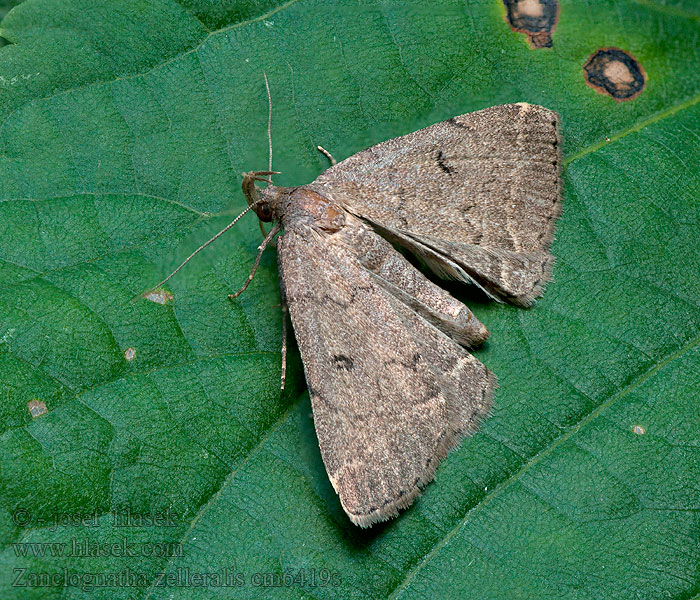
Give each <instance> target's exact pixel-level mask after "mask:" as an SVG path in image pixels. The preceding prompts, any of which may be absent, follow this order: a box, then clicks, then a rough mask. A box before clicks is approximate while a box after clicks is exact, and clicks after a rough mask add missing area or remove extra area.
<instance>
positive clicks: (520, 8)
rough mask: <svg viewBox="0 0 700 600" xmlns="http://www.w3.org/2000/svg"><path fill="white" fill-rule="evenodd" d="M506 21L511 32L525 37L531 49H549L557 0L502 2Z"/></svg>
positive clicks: (557, 7) (557, 15) (504, 0)
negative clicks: (522, 34) (516, 32)
mask: <svg viewBox="0 0 700 600" xmlns="http://www.w3.org/2000/svg"><path fill="white" fill-rule="evenodd" d="M503 4H504V5H505V7H506V21H507V23H508V25H510V27H511V29H512V30H513V31H518V32H520V33H524V34H525V35H527V41H528V42H530V46H532V47H533V48H551V47H552V34H553V33H554V28H555V27H556V26H557V20H558V18H559V2H557V0H503Z"/></svg>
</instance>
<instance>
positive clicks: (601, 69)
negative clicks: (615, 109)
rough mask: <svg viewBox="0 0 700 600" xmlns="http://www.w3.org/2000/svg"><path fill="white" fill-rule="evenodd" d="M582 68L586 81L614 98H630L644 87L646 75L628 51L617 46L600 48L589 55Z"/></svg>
mask: <svg viewBox="0 0 700 600" xmlns="http://www.w3.org/2000/svg"><path fill="white" fill-rule="evenodd" d="M583 70H584V72H585V73H586V83H587V84H588V85H589V86H591V87H592V88H593V89H594V90H595V91H596V92H598V93H600V94H608V95H609V96H612V97H613V98H615V100H618V101H622V100H632V98H636V97H637V95H639V93H640V92H641V91H642V90H643V89H644V84H645V83H646V75H645V74H644V70H643V69H642V66H641V65H640V64H639V63H638V62H637V60H636V59H635V58H634V57H633V56H632V55H631V54H629V53H627V52H625V51H624V50H620V49H619V48H601V49H600V50H597V51H596V52H594V53H593V54H591V56H590V57H589V59H588V61H587V62H586V64H585V65H583Z"/></svg>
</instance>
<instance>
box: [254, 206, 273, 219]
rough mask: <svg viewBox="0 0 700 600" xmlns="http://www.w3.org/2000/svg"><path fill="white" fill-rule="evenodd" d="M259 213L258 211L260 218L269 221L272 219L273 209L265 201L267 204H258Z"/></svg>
mask: <svg viewBox="0 0 700 600" xmlns="http://www.w3.org/2000/svg"><path fill="white" fill-rule="evenodd" d="M257 213H258V218H259V219H260V220H261V221H265V222H267V223H269V222H270V221H272V209H271V208H270V205H269V204H267V203H265V204H261V205H260V206H258V210H257Z"/></svg>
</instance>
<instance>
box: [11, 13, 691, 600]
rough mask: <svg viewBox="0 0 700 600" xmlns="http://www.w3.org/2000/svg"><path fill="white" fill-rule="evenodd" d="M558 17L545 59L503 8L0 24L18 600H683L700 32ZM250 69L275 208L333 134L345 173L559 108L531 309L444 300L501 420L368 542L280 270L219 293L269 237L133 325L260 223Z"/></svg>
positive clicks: (667, 17) (43, 19) (120, 16)
mask: <svg viewBox="0 0 700 600" xmlns="http://www.w3.org/2000/svg"><path fill="white" fill-rule="evenodd" d="M561 5H562V6H561V10H560V15H559V21H558V24H557V27H556V30H555V32H554V35H553V47H552V48H541V49H533V48H531V47H530V45H529V44H528V43H527V41H526V39H525V36H524V35H523V34H521V33H517V32H515V31H513V30H512V29H511V28H510V27H509V26H508V24H507V23H506V21H505V18H504V15H505V9H504V7H503V4H502V3H501V2H498V1H497V0H479V1H477V0H472V1H468V2H466V1H463V0H441V1H439V2H425V1H424V0H411V1H408V2H398V1H392V0H383V1H382V0H363V1H359V0H354V1H352V2H328V1H325V0H304V1H295V0H290V1H287V2H274V1H263V0H259V1H253V0H248V1H244V0H241V1H236V0H228V1H225V2H209V1H207V0H182V1H181V2H180V3H179V4H178V3H177V2H175V1H174V0H152V1H146V0H122V1H116V0H111V1H110V0H29V1H27V2H24V3H22V4H20V5H19V6H17V7H16V8H15V9H13V10H12V11H11V12H10V13H9V14H8V16H7V17H6V18H5V19H4V21H3V22H2V27H0V36H2V37H4V38H6V39H7V40H8V41H9V42H10V45H8V46H6V47H4V48H2V50H0V90H1V92H2V93H1V94H0V111H1V112H2V116H1V120H0V123H1V125H0V382H1V383H0V386H1V388H0V414H1V417H2V418H0V425H1V426H2V433H1V435H2V443H1V444H0V465H1V471H0V499H1V501H2V502H1V503H0V504H1V507H0V538H1V540H2V554H1V555H0V563H1V568H0V589H2V596H3V598H18V599H23V600H24V599H34V598H37V599H38V598H41V599H45V598H48V599H52V598H83V597H90V598H110V599H113V598H118V599H127V598H129V599H133V598H138V599H145V598H163V599H165V598H188V599H189V598H194V599H199V598H234V597H235V598H259V597H270V598H343V599H345V598H372V599H375V598H386V597H390V598H411V599H412V598H478V599H485V598H494V599H497V598H607V599H613V598H624V599H627V598H650V599H651V598H677V599H681V598H683V599H685V598H692V597H696V598H697V597H698V596H699V595H700V573H699V567H698V565H700V519H699V511H700V500H699V496H698V480H699V478H700V411H698V372H699V371H700V310H699V308H700V307H699V303H700V301H699V300H698V299H699V298H700V278H699V277H698V273H699V272H700V251H699V249H698V248H699V247H698V237H699V235H698V234H699V233H700V230H699V226H700V202H699V201H698V193H699V191H700V167H699V166H698V165H699V164H700V143H699V142H700V135H699V132H698V123H700V69H698V67H697V39H698V35H699V34H700V12H698V8H697V6H696V3H695V2H692V1H691V0H636V1H633V0H600V1H598V2H595V3H583V2H574V1H573V0H569V1H563V2H561ZM607 47H617V48H621V49H622V50H625V51H626V52H629V53H630V54H632V55H633V56H634V57H635V58H636V59H637V60H638V61H639V62H640V64H641V65H642V67H643V69H644V72H645V73H646V76H647V83H646V87H645V89H644V90H643V91H642V92H641V94H640V95H639V96H637V97H636V98H635V99H633V100H630V101H626V102H617V101H615V100H613V99H612V98H611V97H609V96H607V95H604V94H600V93H598V92H596V91H595V90H593V89H592V88H591V87H589V86H587V85H586V83H585V79H584V71H583V65H584V64H585V63H586V61H587V59H588V57H589V56H590V55H591V54H592V53H594V52H595V51H596V50H597V49H599V48H607ZM263 72H266V73H267V76H268V79H269V81H270V85H271V90H272V96H273V124H272V131H273V139H274V146H275V147H274V165H275V167H276V169H277V170H280V171H282V172H283V174H282V175H281V176H279V177H278V180H277V182H278V183H279V184H283V185H292V184H303V183H307V182H309V181H311V180H313V179H314V178H315V177H316V176H317V175H318V174H319V173H321V172H322V171H323V169H324V168H326V167H327V161H326V159H325V158H324V157H323V156H321V155H319V153H318V152H316V150H315V146H316V145H317V144H322V145H323V146H324V147H326V148H328V149H329V150H330V151H332V152H333V154H334V155H335V156H336V158H338V159H342V158H345V157H347V156H349V155H351V154H353V153H355V152H357V151H359V150H361V149H363V148H365V147H367V146H369V145H371V144H373V143H376V142H379V141H382V140H384V139H387V138H390V137H393V136H396V135H400V134H404V133H407V132H410V131H413V130H415V129H418V128H420V127H422V126H425V125H428V124H430V123H433V122H436V121H438V120H441V119H445V118H448V117H451V116H454V115H457V114H461V113H464V112H467V111H471V110H476V109H479V108H483V107H486V106H490V105H493V104H499V103H504V102H512V101H527V102H531V103H537V104H542V105H545V106H547V107H549V108H551V109H554V110H556V111H558V112H559V113H560V114H561V115H562V118H563V133H564V143H565V146H564V147H565V155H566V169H565V198H564V206H565V208H564V214H563V216H562V218H561V220H560V222H559V224H558V228H557V239H556V241H555V243H554V247H553V252H554V254H555V255H556V256H557V264H556V268H555V281H554V282H553V283H551V284H550V285H549V287H548V289H547V291H546V294H545V296H544V298H543V299H542V300H541V301H540V302H538V303H537V305H536V306H535V307H533V308H531V309H528V310H524V309H518V308H514V307H510V306H504V305H496V304H489V303H485V302H483V301H482V299H481V298H479V297H477V296H476V295H475V294H474V293H472V292H471V291H470V290H468V289H467V288H465V287H464V286H458V285H452V284H450V285H448V287H449V289H450V290H451V291H453V292H454V293H455V294H456V295H458V296H459V297H460V298H462V299H465V300H466V301H467V302H468V303H469V304H470V306H472V307H473V308H474V310H475V312H476V313H477V316H478V317H479V318H480V319H481V320H482V321H483V322H484V323H485V324H486V325H487V326H488V328H489V329H490V330H491V332H492V337H491V340H490V342H489V343H488V344H487V345H486V347H485V348H483V349H481V350H479V351H478V352H477V353H476V354H477V356H478V358H479V359H480V360H482V361H483V362H484V363H486V364H487V365H488V366H489V367H490V368H491V369H492V370H493V371H494V372H495V373H496V374H497V375H498V378H499V384H500V387H499V390H498V392H497V396H496V400H495V409H494V413H493V416H492V417H491V418H490V419H489V420H488V421H487V422H486V423H485V425H484V427H483V429H482V430H481V431H480V432H479V433H478V434H477V435H475V436H474V437H472V438H469V439H467V440H465V441H464V443H463V444H462V445H461V447H460V448H459V449H457V450H456V451H454V452H453V453H452V454H451V455H450V456H449V457H448V459H447V460H446V461H445V463H443V465H441V467H440V468H439V470H438V473H437V480H436V481H435V482H434V483H433V484H431V485H429V486H428V487H427V488H426V490H425V493H424V495H423V496H422V497H421V498H420V499H419V500H418V501H417V502H416V503H415V504H414V505H413V506H412V507H411V508H410V509H409V510H407V511H406V512H404V513H403V514H402V515H401V516H400V517H399V518H398V519H395V520H393V521H391V522H390V523H387V524H383V525H380V526H375V527H374V528H372V529H371V530H367V531H365V530H360V529H358V528H356V527H354V526H353V525H351V524H350V523H349V521H348V520H347V518H346V517H345V515H344V513H343V512H342V510H341V508H340V506H339V503H338V500H337V497H336V496H335V494H334V492H333V490H332V488H331V485H330V483H329V481H328V478H327V476H326V473H325V470H324V468H323V464H322V462H321V458H320V455H319V451H318V446H317V441H316V438H315V434H314V430H313V423H312V420H311V417H310V406H309V401H308V395H307V394H306V392H305V391H304V382H303V370H302V366H301V362H300V360H299V357H298V352H297V351H296V350H295V349H292V352H291V356H290V365H289V378H288V388H287V391H286V393H284V394H281V393H280V391H279V389H278V388H279V372H280V345H281V317H280V311H279V308H278V307H277V306H276V305H277V304H278V303H279V296H278V287H277V275H276V266H275V257H274V251H268V252H266V254H265V256H264V259H263V263H262V266H261V269H260V270H259V272H258V275H257V277H256V278H255V280H254V281H253V284H252V285H251V286H250V288H249V289H248V291H247V292H246V293H245V294H243V295H242V296H241V297H240V298H239V299H238V300H237V301H236V302H233V303H232V302H229V301H228V300H227V297H226V296H227V294H228V293H229V292H231V291H233V290H235V289H237V287H238V286H239V285H240V284H241V283H242V282H243V281H244V279H245V277H246V276H247V273H248V271H249V269H250V266H251V265H252V262H253V259H254V256H255V252H256V247H257V244H258V243H259V241H260V232H259V231H258V229H257V224H256V223H255V219H254V217H253V216H248V218H245V219H244V220H243V222H242V223H241V224H240V226H238V227H237V228H235V229H234V230H233V231H231V232H230V233H229V234H228V235H226V236H224V237H223V238H222V239H220V240H218V241H217V242H216V244H213V245H212V246H210V247H208V248H207V249H206V250H205V251H204V252H202V253H201V254H199V255H198V256H197V257H196V258H195V259H194V260H193V261H192V262H191V263H190V264H188V265H187V267H186V268H185V269H183V271H181V272H180V273H178V275H177V276H176V277H175V278H174V279H172V280H171V281H169V282H168V283H167V284H166V286H165V287H166V289H167V290H168V291H169V292H170V293H171V294H172V299H170V300H169V301H167V302H165V303H164V304H158V303H154V302H148V301H146V300H136V301H134V297H135V296H137V295H138V294H139V293H141V292H142V291H143V290H145V289H148V288H149V287H150V286H151V285H153V284H154V283H155V282H157V281H159V280H160V279H162V278H163V277H164V276H165V275H166V274H167V273H168V272H170V271H171V270H172V269H173V268H174V267H175V266H176V265H177V264H179V263H180V261H181V260H182V259H183V258H185V257H186V256H187V255H188V254H189V253H190V252H191V251H192V250H193V249H194V248H196V247H197V246H198V245H199V244H201V243H202V242H203V241H205V240H206V239H208V238H209V237H210V236H211V235H212V234H213V233H215V232H216V231H218V230H219V229H220V228H221V227H222V226H223V225H224V224H226V223H227V222H228V221H229V220H230V219H231V216H232V215H234V214H236V213H237V212H238V211H240V210H241V209H242V208H243V207H244V206H245V201H244V199H243V197H242V194H241V191H240V181H241V177H240V173H241V171H243V170H250V169H263V168H266V166H267V139H266V126H267V110H268V109H267V97H266V94H265V87H264V83H263ZM32 401H35V403H34V404H32V405H30V403H31V402H32ZM42 403H43V404H42ZM43 405H45V406H46V412H45V414H39V415H38V416H32V414H31V413H30V407H31V406H38V407H39V409H36V410H35V414H36V413H41V412H42V410H43V409H42V408H41V407H43ZM115 515H118V516H119V518H120V519H121V520H120V521H119V520H118V521H117V522H115ZM127 517H128V518H129V519H130V520H127ZM47 544H51V545H47ZM112 545H114V546H112ZM120 549H121V550H120ZM217 574H218V575H220V576H222V577H224V578H225V579H224V580H223V581H217V580H216V578H215V575H217ZM98 575H99V577H98ZM217 584H220V585H217ZM93 587H94V589H92V588H93Z"/></svg>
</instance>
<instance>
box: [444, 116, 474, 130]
mask: <svg viewBox="0 0 700 600" xmlns="http://www.w3.org/2000/svg"><path fill="white" fill-rule="evenodd" d="M445 123H449V124H450V125H454V126H455V127H457V128H458V129H467V130H470V129H471V127H468V126H467V125H465V124H464V123H460V122H459V121H458V120H457V119H455V118H454V117H452V118H450V119H447V121H445Z"/></svg>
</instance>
